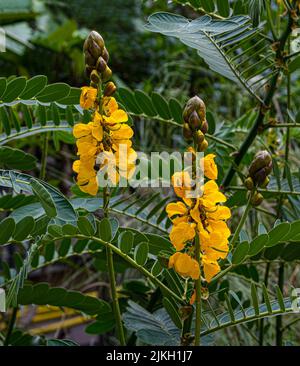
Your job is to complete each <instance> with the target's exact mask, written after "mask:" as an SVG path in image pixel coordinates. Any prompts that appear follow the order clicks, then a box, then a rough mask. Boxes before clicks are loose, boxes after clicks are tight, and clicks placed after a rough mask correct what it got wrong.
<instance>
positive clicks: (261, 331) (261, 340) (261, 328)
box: [259, 262, 271, 346]
mask: <svg viewBox="0 0 300 366" xmlns="http://www.w3.org/2000/svg"><path fill="white" fill-rule="evenodd" d="M270 266H271V264H270V262H268V263H267V264H266V271H265V278H264V283H265V286H266V288H268V282H269V273H270ZM264 323H265V322H264V318H262V319H261V321H260V324H259V345H260V346H263V345H264V335H265V332H264Z"/></svg>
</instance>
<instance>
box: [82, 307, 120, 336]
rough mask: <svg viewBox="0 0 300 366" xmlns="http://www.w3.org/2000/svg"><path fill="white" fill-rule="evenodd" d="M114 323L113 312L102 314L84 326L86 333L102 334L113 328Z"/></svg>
mask: <svg viewBox="0 0 300 366" xmlns="http://www.w3.org/2000/svg"><path fill="white" fill-rule="evenodd" d="M115 324H116V321H115V318H114V314H113V312H110V313H107V314H102V315H101V316H99V317H98V318H97V320H96V321H95V322H93V323H91V324H89V325H88V326H87V327H86V328H85V332H86V333H87V334H97V335H100V334H103V333H107V332H110V331H111V330H112V329H114V327H115Z"/></svg>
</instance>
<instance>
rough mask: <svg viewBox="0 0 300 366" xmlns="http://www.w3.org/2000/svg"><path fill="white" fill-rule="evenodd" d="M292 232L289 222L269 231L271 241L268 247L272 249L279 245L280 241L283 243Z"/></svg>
mask: <svg viewBox="0 0 300 366" xmlns="http://www.w3.org/2000/svg"><path fill="white" fill-rule="evenodd" d="M289 231H290V224H289V223H287V222H283V223H281V224H279V225H277V226H276V227H274V228H273V229H272V230H271V231H269V233H268V234H269V241H268V243H267V245H266V246H267V247H271V246H273V245H275V244H277V243H278V242H279V241H282V240H283V239H284V237H285V236H287V235H288V233H289Z"/></svg>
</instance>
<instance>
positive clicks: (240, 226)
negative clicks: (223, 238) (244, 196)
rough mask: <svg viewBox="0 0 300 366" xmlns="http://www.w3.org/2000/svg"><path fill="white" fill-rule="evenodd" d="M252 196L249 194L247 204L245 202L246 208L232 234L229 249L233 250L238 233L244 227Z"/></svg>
mask: <svg viewBox="0 0 300 366" xmlns="http://www.w3.org/2000/svg"><path fill="white" fill-rule="evenodd" d="M252 196H253V192H251V194H250V195H249V199H248V202H247V206H246V209H245V211H244V213H243V215H242V217H241V219H240V221H239V224H238V226H237V228H236V230H235V233H234V235H233V237H232V239H231V241H230V244H229V245H230V248H231V249H233V248H234V244H235V243H236V241H237V240H238V238H239V235H240V232H241V230H242V228H243V226H244V224H245V221H246V219H247V216H248V213H249V210H250V209H251V207H252V206H251V198H252Z"/></svg>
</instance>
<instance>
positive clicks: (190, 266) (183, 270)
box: [169, 252, 200, 280]
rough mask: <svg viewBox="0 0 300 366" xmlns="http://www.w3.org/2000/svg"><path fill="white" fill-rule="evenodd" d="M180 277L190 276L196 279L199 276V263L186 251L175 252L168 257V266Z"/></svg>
mask: <svg viewBox="0 0 300 366" xmlns="http://www.w3.org/2000/svg"><path fill="white" fill-rule="evenodd" d="M173 267H174V269H175V271H176V272H177V273H179V274H180V275H181V276H182V277H191V278H192V279H193V280H197V279H198V278H199V277H200V268H199V264H198V263H197V261H196V260H195V259H193V258H192V257H190V256H189V255H188V254H186V253H180V252H177V253H175V254H173V255H172V256H171V257H170V260H169V268H173Z"/></svg>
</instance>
